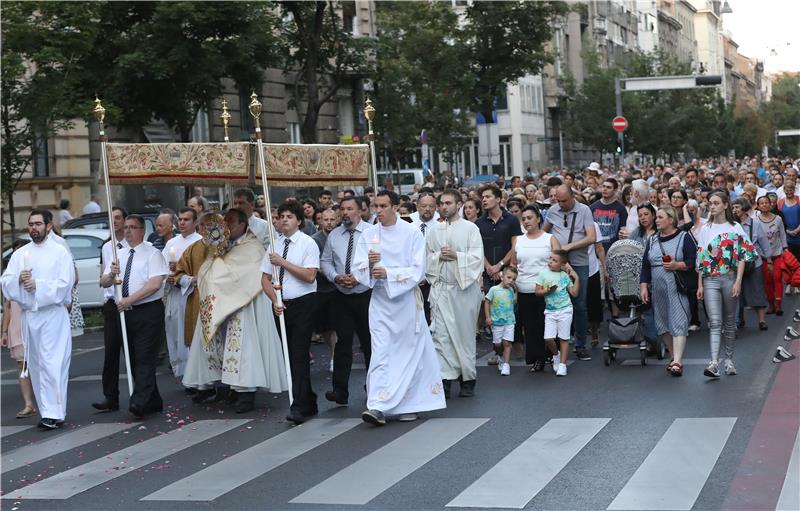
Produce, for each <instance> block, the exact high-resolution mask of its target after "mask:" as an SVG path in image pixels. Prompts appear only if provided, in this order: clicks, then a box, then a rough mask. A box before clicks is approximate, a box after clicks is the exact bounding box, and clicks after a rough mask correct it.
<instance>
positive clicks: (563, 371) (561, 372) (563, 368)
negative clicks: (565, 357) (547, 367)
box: [556, 363, 567, 376]
mask: <svg viewBox="0 0 800 511" xmlns="http://www.w3.org/2000/svg"><path fill="white" fill-rule="evenodd" d="M566 375H567V364H561V363H559V364H558V370H557V371H556V376H566Z"/></svg>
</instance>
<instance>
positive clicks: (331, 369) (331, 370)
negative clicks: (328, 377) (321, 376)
mask: <svg viewBox="0 0 800 511" xmlns="http://www.w3.org/2000/svg"><path fill="white" fill-rule="evenodd" d="M330 372H333V359H331V368H330Z"/></svg>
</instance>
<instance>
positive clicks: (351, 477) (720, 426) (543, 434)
mask: <svg viewBox="0 0 800 511" xmlns="http://www.w3.org/2000/svg"><path fill="white" fill-rule="evenodd" d="M491 420H492V419H488V418H432V419H427V420H422V421H419V422H418V423H416V424H414V425H411V426H409V427H410V428H411V429H408V428H397V429H396V434H394V435H393V434H392V433H393V432H392V430H391V429H390V428H391V426H390V427H387V428H384V429H383V430H381V434H383V435H384V436H386V437H387V439H388V441H386V442H385V443H383V445H381V446H379V447H378V448H376V449H374V450H372V451H371V452H369V453H367V454H366V455H364V456H361V457H360V458H359V459H356V460H355V461H353V462H350V461H349V460H348V461H347V463H349V464H347V465H345V466H344V467H343V468H341V469H340V470H337V471H336V472H335V473H331V474H329V475H328V477H327V478H324V479H323V480H321V482H319V483H317V484H314V481H311V482H310V483H309V485H308V486H310V487H308V488H306V489H304V490H303V491H301V492H299V493H297V494H296V495H295V496H294V497H293V498H290V499H287V500H288V502H286V501H284V502H286V504H285V505H283V506H282V507H288V508H292V507H295V508H297V509H303V508H304V507H303V506H305V505H309V504H314V505H338V506H348V508H354V507H357V506H364V505H367V504H369V503H370V502H372V501H373V500H374V499H376V498H378V497H379V496H380V495H382V494H384V492H387V491H388V490H390V489H391V488H394V487H396V486H397V485H398V483H400V482H401V481H403V480H404V479H406V478H408V477H409V476H411V475H412V474H414V473H415V472H417V471H419V470H421V469H422V468H423V467H424V466H425V465H427V464H429V463H430V462H432V461H433V460H434V459H436V458H437V457H439V456H441V455H443V454H445V453H447V452H448V451H450V450H451V449H454V448H456V446H460V447H462V448H463V447H465V446H466V447H467V448H468V447H469V443H470V442H471V441H474V438H475V434H476V433H478V432H479V431H480V430H481V428H482V427H484V426H485V425H486V424H487V423H489V422H490V421H491ZM615 420H616V419H612V418H554V419H550V420H549V421H547V422H546V423H545V424H544V425H542V426H541V427H539V428H536V429H535V430H534V431H531V434H530V435H529V436H528V437H527V438H526V439H524V440H523V441H522V442H521V443H519V444H518V445H517V446H514V447H513V449H512V450H511V451H510V452H509V453H508V454H507V455H505V456H504V457H503V458H502V459H500V460H499V461H497V462H496V463H495V464H494V465H493V466H491V467H490V468H489V469H488V470H487V471H485V472H484V473H483V475H481V476H480V477H477V478H476V479H475V480H472V481H463V488H455V489H454V491H459V493H458V494H457V495H456V496H455V498H452V499H451V500H449V502H446V501H445V502H443V503H442V504H438V505H441V506H442V508H444V507H446V508H476V509H481V508H508V509H522V508H525V507H526V506H528V505H529V504H530V503H531V501H532V500H533V499H534V498H536V496H537V495H539V494H540V492H542V491H543V490H544V489H545V488H547V487H548V485H550V484H551V483H552V482H553V481H554V479H556V478H557V477H558V476H559V474H562V473H565V472H568V471H569V470H570V465H571V464H572V463H573V462H574V460H575V458H576V456H578V455H579V453H581V452H582V451H584V450H585V449H586V448H587V446H590V445H591V444H592V442H597V441H598V440H597V436H598V435H599V434H600V433H601V432H602V431H603V430H604V429H607V428H608V427H609V425H610V424H614V423H615ZM736 421H737V418H735V417H709V418H678V419H675V420H674V421H672V423H671V424H670V426H669V427H668V428H667V430H666V431H665V432H664V433H663V434H662V435H661V437H660V438H659V439H658V441H657V442H656V443H655V445H653V446H650V450H649V452H648V453H647V454H646V457H644V460H643V461H642V462H641V464H640V465H639V467H638V468H637V469H636V471H635V472H634V473H633V475H632V476H630V477H629V478H628V479H627V481H625V482H624V485H622V486H621V488H620V489H619V491H618V492H617V493H616V496H615V497H614V498H613V500H609V501H608V502H606V503H605V504H602V505H603V506H607V507H606V509H607V510H625V509H640V510H666V509H686V510H688V509H692V507H693V506H694V504H695V502H696V501H697V499H698V497H699V496H700V493H701V491H702V490H703V487H704V485H705V484H706V482H707V481H708V479H709V476H710V475H711V473H712V471H713V470H714V467H715V465H716V464H717V461H718V459H719V457H720V455H721V453H722V452H723V449H724V447H725V444H726V443H727V442H728V440H729V437H730V435H731V432H732V431H733V428H734V426H735V424H736ZM250 422H251V420H250V419H239V420H199V421H196V422H193V423H190V424H187V425H185V426H183V427H180V428H177V429H172V430H170V431H168V432H166V433H163V434H160V435H157V436H154V437H152V438H148V439H144V440H142V441H140V442H138V443H136V444H134V445H130V446H127V447H124V448H122V449H120V450H117V451H114V452H110V453H108V454H107V455H103V456H100V457H98V458H96V459H93V460H90V461H87V462H86V463H81V464H79V465H77V466H73V467H72V468H68V469H66V470H64V471H61V472H56V473H54V474H53V475H51V476H48V477H45V478H43V479H40V480H37V481H35V482H33V483H32V484H29V485H27V486H24V485H23V486H19V485H17V486H18V487H16V488H15V487H13V486H11V488H9V487H8V486H9V485H8V482H7V481H8V480H9V479H8V477H7V476H8V474H10V473H13V472H15V471H18V470H21V469H23V468H24V467H26V466H28V465H29V464H35V463H38V462H41V461H42V460H45V459H47V458H52V457H54V456H56V455H59V454H65V453H69V452H71V451H73V450H75V449H80V448H81V446H83V445H85V444H88V443H93V442H98V441H101V440H102V439H104V438H108V437H113V436H114V435H118V434H120V433H121V432H124V430H126V429H132V430H134V429H136V428H137V426H138V425H136V424H122V423H107V424H91V425H87V426H83V427H79V428H76V429H74V430H70V431H64V432H59V433H57V434H56V435H54V436H49V435H48V436H46V437H43V438H42V440H40V441H38V442H33V443H31V444H29V445H25V446H22V447H20V448H17V449H14V450H11V451H9V452H3V455H2V472H3V480H4V482H5V483H6V484H5V486H6V487H5V488H4V495H3V496H2V499H5V500H8V499H13V500H17V501H19V500H24V499H49V500H56V501H61V500H67V499H71V498H73V497H75V496H77V495H79V494H81V493H83V492H87V491H90V490H92V489H94V488H97V487H99V486H101V485H105V484H108V483H109V482H111V481H113V480H114V479H116V478H119V477H122V476H124V475H126V474H130V473H132V472H134V471H137V470H140V469H143V468H144V467H146V466H148V465H149V464H151V463H155V462H158V461H159V460H164V459H166V458H170V459H172V460H175V459H178V458H179V457H180V456H181V454H182V453H183V452H184V451H186V450H187V449H190V448H192V447H195V446H200V445H203V444H206V443H207V442H208V441H210V440H212V439H215V438H217V437H221V436H223V435H225V434H226V433H228V432H230V431H232V430H234V429H237V428H243V427H247V425H248V424H249V423H250ZM620 425H621V424H620V423H617V426H620ZM356 428H368V426H365V425H363V424H362V423H361V421H360V420H358V419H349V418H347V419H333V418H318V419H314V420H312V421H309V422H308V423H306V424H303V425H301V426H297V427H293V428H291V429H287V430H286V431H283V432H280V433H278V434H276V435H274V436H272V437H270V438H267V439H266V440H264V441H261V442H260V443H257V444H255V445H252V446H250V447H247V448H244V449H243V450H241V451H240V452H238V453H236V454H233V455H232V456H228V457H226V458H224V459H223V460H221V461H218V462H216V463H211V464H210V465H209V466H207V467H204V468H202V469H199V470H197V471H193V472H192V473H190V474H189V475H185V476H184V474H180V476H183V477H180V478H178V479H177V480H174V478H171V475H169V473H167V474H166V475H164V479H167V481H164V485H163V487H160V489H157V490H156V491H153V492H150V493H149V494H146V495H137V496H136V497H135V498H136V499H138V500H140V501H142V502H151V503H153V502H158V501H195V502H213V501H215V500H217V499H220V498H222V497H223V496H225V495H226V494H228V493H230V492H233V491H235V490H237V489H239V488H241V487H243V486H244V485H246V484H248V483H250V482H252V481H254V480H255V479H257V478H259V477H261V476H264V475H265V474H268V473H270V472H272V471H274V470H276V469H279V468H280V467H282V466H284V465H286V464H289V463H290V462H293V461H296V460H298V459H302V457H303V456H306V455H308V456H309V458H307V460H313V456H314V453H313V452H312V451H314V450H315V449H319V448H323V447H324V446H326V444H329V443H333V442H339V441H346V440H343V437H344V436H345V435H346V434H348V433H349V434H350V435H351V436H350V437H349V440H347V441H352V440H353V438H354V436H352V435H358V434H360V432H358V431H355V429H356ZM26 429H28V427H27V426H22V427H15V426H3V427H2V435H3V438H4V442H5V440H6V439H7V438H9V437H12V438H13V435H16V434H19V433H21V432H23V431H25V430H26ZM644 454H645V453H642V456H644ZM604 455H607V456H609V461H610V460H611V459H613V457H614V456H615V454H614V453H612V452H608V453H607V454H604ZM465 461H466V460H465ZM312 462H313V461H312ZM798 464H800V434H799V435H798V441H797V444H796V445H795V449H794V452H793V454H792V459H791V462H790V465H789V467H788V469H787V475H786V481H787V483H786V484H785V485H784V489H783V493H785V495H784V494H783V493H782V495H781V498H780V499H779V503H780V504H779V506H778V509H791V508H792V507H790V506H793V505H794V504H795V503H796V502H797V500H796V496H795V495H793V492H796V491H797V484H796V481H793V480H792V479H793V478H795V477H797V475H796V474H797V473H798ZM120 466H122V467H124V470H119V467H120ZM159 484H160V483H159ZM620 484H622V481H621V482H620ZM437 502H438V501H437ZM438 505H437V506H438ZM434 507H436V506H434ZM566 508H569V505H566Z"/></svg>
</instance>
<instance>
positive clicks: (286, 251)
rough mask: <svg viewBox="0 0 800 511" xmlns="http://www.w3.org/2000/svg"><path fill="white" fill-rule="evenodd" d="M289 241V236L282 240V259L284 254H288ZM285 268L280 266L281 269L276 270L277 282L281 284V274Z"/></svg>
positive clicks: (284, 256)
mask: <svg viewBox="0 0 800 511" xmlns="http://www.w3.org/2000/svg"><path fill="white" fill-rule="evenodd" d="M290 241H291V240H290V239H289V238H286V239H285V240H283V255H282V256H281V257H283V258H284V259H286V256H287V255H289V242H290ZM285 270H286V268H284V267H283V266H281V270H280V272H278V283H279V284H280V285H281V286H283V274H284V272H285Z"/></svg>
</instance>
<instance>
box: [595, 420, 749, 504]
mask: <svg viewBox="0 0 800 511" xmlns="http://www.w3.org/2000/svg"><path fill="white" fill-rule="evenodd" d="M734 424H736V418H735V417H714V418H692V419H675V420H674V421H673V423H672V424H671V425H670V427H669V429H667V432H666V433H664V436H662V437H661V439H660V440H659V441H658V443H657V444H656V446H655V447H654V448H653V450H652V451H650V454H649V455H648V456H647V458H645V460H644V462H642V464H641V465H640V466H639V468H638V469H637V470H636V472H635V473H634V474H633V476H631V478H630V479H629V480H628V482H627V484H626V485H625V486H624V487H623V488H622V491H620V492H619V494H618V495H617V496H616V498H615V499H614V501H613V502H611V505H610V506H608V509H610V510H614V509H639V510H642V511H644V510H659V511H660V510H667V509H669V510H673V509H674V510H690V509H692V507H693V506H694V503H695V501H696V500H697V497H698V496H699V495H700V491H701V490H702V489H703V486H704V485H705V484H706V480H707V479H708V476H709V475H710V474H711V471H712V470H713V469H714V465H715V464H716V463H717V458H719V455H720V453H721V452H722V448H723V447H724V446H725V443H726V442H727V441H728V437H729V436H730V434H731V431H732V430H733V426H734Z"/></svg>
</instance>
